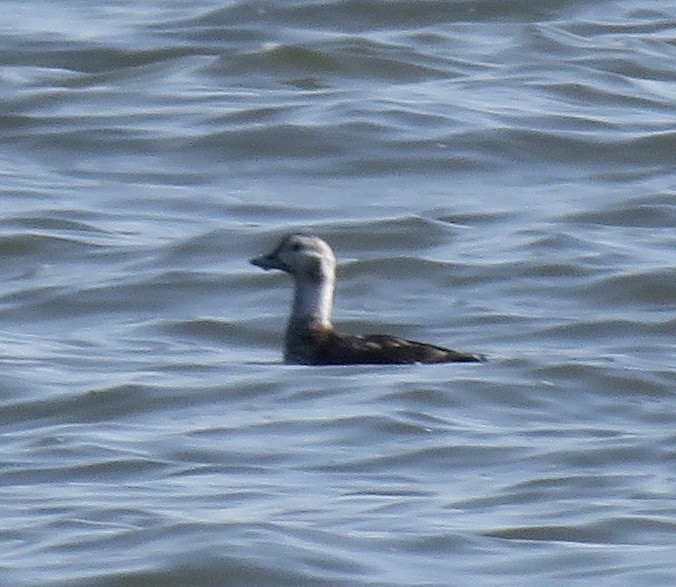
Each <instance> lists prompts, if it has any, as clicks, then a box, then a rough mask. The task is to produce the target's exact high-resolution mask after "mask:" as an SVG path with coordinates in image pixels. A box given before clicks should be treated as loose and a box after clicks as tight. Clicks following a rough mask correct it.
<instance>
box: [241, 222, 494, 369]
mask: <svg viewBox="0 0 676 587" xmlns="http://www.w3.org/2000/svg"><path fill="white" fill-rule="evenodd" d="M251 263H253V264H254V265H256V266H258V267H262V268H263V269H266V270H268V269H279V270H281V271H285V272H287V273H289V274H290V275H291V276H292V277H293V278H294V280H295V291H294V298H293V306H292V309H291V317H290V319H289V324H288V327H287V330H286V340H285V344H284V361H285V362H286V363H294V364H302V365H352V364H360V363H361V364H366V363H380V364H397V363H448V362H476V361H483V360H485V359H484V357H483V356H482V355H474V354H470V353H460V352H457V351H454V350H451V349H446V348H442V347H439V346H435V345H431V344H425V343H421V342H415V341H412V340H406V339H404V338H399V337H397V336H390V335H388V334H369V335H365V336H352V335H346V334H338V333H337V332H336V331H335V330H334V329H333V325H332V324H331V310H332V308H333V292H334V288H335V280H336V258H335V256H334V254H333V251H332V250H331V247H330V246H329V245H328V244H327V243H326V242H324V241H323V240H322V239H320V238H318V237H315V236H308V235H304V234H292V235H289V236H288V237H286V238H285V239H283V240H282V242H281V243H280V244H279V246H278V247H277V248H276V249H275V250H274V251H272V252H271V253H269V254H267V255H262V256H260V257H256V258H254V259H251Z"/></svg>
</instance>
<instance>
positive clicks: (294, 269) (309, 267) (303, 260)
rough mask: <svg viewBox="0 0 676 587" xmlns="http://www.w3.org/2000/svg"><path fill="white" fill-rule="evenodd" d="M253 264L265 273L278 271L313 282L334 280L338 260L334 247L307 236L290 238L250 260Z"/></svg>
mask: <svg viewBox="0 0 676 587" xmlns="http://www.w3.org/2000/svg"><path fill="white" fill-rule="evenodd" d="M251 263H252V264H253V265H256V266H257V267H261V268H263V269H265V270H266V271H267V270H270V269H279V270H280V271H285V272H287V273H290V274H291V275H293V276H294V277H295V278H296V279H301V280H305V279H307V280H309V281H313V282H317V281H322V280H324V279H327V278H328V279H330V278H333V275H334V273H335V268H336V257H335V256H334V254H333V251H332V250H331V247H330V246H329V245H328V244H327V243H326V242H325V241H323V240H322V239H320V238H319V237H316V236H311V235H307V234H290V235H289V236H287V237H285V238H284V239H283V240H282V242H280V243H279V245H278V246H277V248H276V249H275V250H274V251H272V252H271V253H268V254H267V255H261V256H259V257H254V258H253V259H251Z"/></svg>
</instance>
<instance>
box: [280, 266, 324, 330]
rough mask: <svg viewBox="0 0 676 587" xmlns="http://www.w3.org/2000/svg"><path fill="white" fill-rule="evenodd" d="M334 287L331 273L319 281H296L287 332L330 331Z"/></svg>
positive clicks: (322, 276)
mask: <svg viewBox="0 0 676 587" xmlns="http://www.w3.org/2000/svg"><path fill="white" fill-rule="evenodd" d="M334 287H335V275H334V273H333V271H329V272H326V273H324V274H323V275H321V277H320V278H319V279H297V280H296V287H295V291H294V295H293V307H292V309H291V318H290V320H289V331H304V330H305V331H307V330H316V329H331V328H332V325H331V311H332V310H333V290H334Z"/></svg>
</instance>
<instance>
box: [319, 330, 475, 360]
mask: <svg viewBox="0 0 676 587" xmlns="http://www.w3.org/2000/svg"><path fill="white" fill-rule="evenodd" d="M313 358H314V361H313V362H314V363H315V364H316V365H351V364H358V363H362V364H406V363H408V364H411V363H449V362H465V363H466V362H478V361H485V358H484V357H483V356H482V355H474V354H469V353H460V352H457V351H454V350H451V349H445V348H443V347H439V346H435V345H432V344H425V343H422V342H415V341H413V340H407V339H405V338H399V337H398V336H391V335H389V334H367V335H365V336H350V335H346V334H338V333H336V332H330V333H326V335H325V336H323V337H322V339H321V341H319V344H318V345H317V347H316V352H315V355H314V357H313Z"/></svg>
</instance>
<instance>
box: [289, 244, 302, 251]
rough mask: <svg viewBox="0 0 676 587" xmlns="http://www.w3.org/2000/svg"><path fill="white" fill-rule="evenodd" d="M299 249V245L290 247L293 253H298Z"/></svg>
mask: <svg viewBox="0 0 676 587" xmlns="http://www.w3.org/2000/svg"><path fill="white" fill-rule="evenodd" d="M300 248H301V245H300V243H296V244H294V245H293V246H292V247H291V250H292V251H293V252H294V253H297V252H298V251H300Z"/></svg>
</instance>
